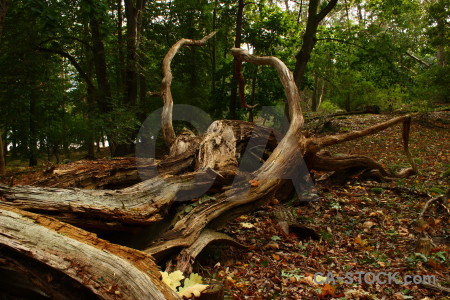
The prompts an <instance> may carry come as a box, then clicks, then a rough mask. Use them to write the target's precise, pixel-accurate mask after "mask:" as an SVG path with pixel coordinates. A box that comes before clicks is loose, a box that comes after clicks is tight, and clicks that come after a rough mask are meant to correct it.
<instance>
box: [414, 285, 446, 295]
mask: <svg viewBox="0 0 450 300" xmlns="http://www.w3.org/2000/svg"><path fill="white" fill-rule="evenodd" d="M420 285H422V286H423V287H425V288H428V289H433V290H438V291H440V292H445V293H449V294H450V289H449V288H446V287H443V286H441V285H437V284H431V283H426V282H422V283H421V284H420Z"/></svg>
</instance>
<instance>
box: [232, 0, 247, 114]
mask: <svg viewBox="0 0 450 300" xmlns="http://www.w3.org/2000/svg"><path fill="white" fill-rule="evenodd" d="M244 6H245V4H244V0H238V11H237V15H236V36H235V39H234V47H235V48H241V41H242V23H243V18H244ZM240 64H241V62H240V61H239V60H238V58H237V57H235V58H234V72H233V79H232V81H231V94H230V118H231V119H236V109H237V93H238V90H237V88H238V80H239V66H240Z"/></svg>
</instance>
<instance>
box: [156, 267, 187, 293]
mask: <svg viewBox="0 0 450 300" xmlns="http://www.w3.org/2000/svg"><path fill="white" fill-rule="evenodd" d="M160 273H161V275H162V281H163V282H164V283H165V284H167V285H168V286H170V288H171V289H172V290H174V291H176V290H177V287H178V286H180V285H181V282H180V281H181V280H183V279H184V276H183V273H182V272H181V271H175V272H172V273H170V274H169V273H167V272H160Z"/></svg>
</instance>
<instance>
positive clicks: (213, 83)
mask: <svg viewBox="0 0 450 300" xmlns="http://www.w3.org/2000/svg"><path fill="white" fill-rule="evenodd" d="M217 4H218V0H215V1H214V10H213V17H212V27H213V28H212V31H213V32H214V31H216V18H217ZM216 42H217V40H216V36H214V37H213V40H212V51H211V67H212V70H211V71H212V76H211V89H212V93H213V95H215V91H216Z"/></svg>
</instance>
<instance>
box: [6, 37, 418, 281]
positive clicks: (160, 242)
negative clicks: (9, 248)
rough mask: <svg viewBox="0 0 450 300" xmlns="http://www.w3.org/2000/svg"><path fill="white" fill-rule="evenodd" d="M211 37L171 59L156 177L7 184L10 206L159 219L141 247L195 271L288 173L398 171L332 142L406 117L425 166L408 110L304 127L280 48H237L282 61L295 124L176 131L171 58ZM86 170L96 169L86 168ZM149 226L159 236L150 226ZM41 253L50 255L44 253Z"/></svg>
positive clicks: (130, 220)
mask: <svg viewBox="0 0 450 300" xmlns="http://www.w3.org/2000/svg"><path fill="white" fill-rule="evenodd" d="M208 37H209V36H207V37H205V38H204V39H203V40H201V41H200V42H199V41H192V40H185V39H183V40H181V41H179V42H178V43H177V44H175V45H174V46H173V47H172V48H171V50H170V51H169V53H168V55H166V58H165V59H164V70H165V71H164V72H165V77H164V79H163V83H162V89H161V95H162V97H163V99H164V108H163V110H162V128H163V133H164V134H163V137H164V139H165V141H166V143H167V145H168V146H169V148H170V153H169V155H168V156H167V157H166V158H164V159H163V160H162V161H159V162H157V161H153V162H150V163H149V164H148V165H146V167H145V168H146V174H147V175H146V176H148V177H146V178H147V179H146V180H145V181H143V182H141V183H138V184H135V185H133V186H130V187H127V188H124V189H120V190H86V189H84V190H82V189H58V188H37V187H29V186H16V187H8V186H3V185H0V198H1V199H0V200H1V203H2V204H3V205H4V207H5V210H7V209H9V211H17V209H18V208H20V209H23V210H29V211H34V212H39V213H42V214H51V215H52V216H53V217H55V218H58V219H60V220H64V221H65V222H69V223H72V224H75V225H77V226H84V227H89V226H90V227H91V228H94V229H97V230H123V227H124V226H125V227H126V226H128V225H132V226H135V227H136V226H137V227H139V226H148V225H152V226H155V227H151V230H146V231H145V230H144V231H142V234H141V235H140V236H138V237H137V238H139V239H142V240H148V242H149V243H150V244H149V245H148V244H145V243H143V244H142V246H141V247H140V249H142V250H145V252H146V253H148V254H151V255H152V256H154V257H155V258H156V259H158V260H160V261H161V262H163V260H164V259H165V258H170V257H176V258H177V260H178V262H177V264H178V268H180V269H182V270H183V271H186V272H188V271H190V270H191V265H190V264H191V263H192V260H193V259H195V256H196V255H197V254H198V253H199V252H200V251H201V250H202V248H203V247H205V246H206V245H207V244H209V243H210V242H213V241H215V240H221V241H229V240H230V239H229V238H228V237H226V236H224V235H223V234H215V233H214V231H212V230H213V229H215V228H216V227H217V226H218V225H219V224H223V222H224V221H228V220H230V219H231V218H232V217H233V216H235V214H236V213H243V212H244V211H248V210H251V209H255V208H257V207H258V206H260V205H262V204H263V203H264V201H266V200H269V199H273V197H275V195H276V193H277V191H279V190H280V189H282V188H283V187H284V186H285V184H286V181H289V180H291V181H293V184H294V186H295V187H296V191H297V192H303V190H299V189H300V188H302V186H301V185H302V184H303V185H304V186H305V187H306V188H308V186H309V187H311V186H312V182H310V178H309V171H308V170H309V169H316V170H327V171H334V172H342V171H346V170H349V169H353V168H357V169H361V170H364V169H367V170H377V171H378V172H379V173H381V174H382V175H383V176H396V175H398V174H390V173H389V172H388V171H386V170H384V169H383V167H382V166H381V165H380V164H378V163H377V162H375V161H374V160H372V159H370V158H368V157H362V156H344V157H333V156H332V155H326V154H325V152H321V151H320V150H322V149H323V148H325V147H327V146H331V145H336V144H339V143H343V142H346V141H350V140H354V139H357V138H361V137H364V136H367V135H370V134H374V133H377V132H379V131H381V130H384V129H386V128H389V127H391V126H393V125H395V124H399V123H402V124H403V143H404V151H405V153H406V155H407V158H408V161H409V162H410V163H411V165H412V169H411V170H412V171H411V172H410V173H409V174H412V173H415V172H416V171H417V168H416V166H415V164H414V161H413V160H412V157H411V154H410V153H409V149H408V137H409V128H410V117H409V116H402V117H399V118H395V119H392V120H389V121H386V122H383V123H380V124H377V125H375V126H371V127H369V128H367V129H365V130H361V131H356V132H350V133H346V134H341V135H335V136H325V137H322V138H316V137H307V136H306V135H305V134H304V133H303V132H302V129H303V125H304V119H303V114H302V110H301V106H300V101H301V99H300V95H299V93H298V89H297V87H296V84H295V82H294V78H293V75H292V73H291V72H290V71H289V69H288V68H287V67H286V65H285V64H284V63H283V62H282V61H281V60H279V59H278V58H276V57H260V56H255V55H251V54H250V53H249V52H248V51H246V50H243V49H237V48H234V49H232V50H231V53H232V54H233V55H234V56H235V57H236V58H237V59H238V60H240V61H243V62H249V63H253V64H256V65H268V66H271V67H273V68H275V70H276V71H277V73H278V75H279V78H280V80H281V82H282V85H283V87H284V91H285V95H286V99H287V104H288V109H289V110H288V112H289V119H290V120H291V122H290V125H289V128H288V130H287V132H286V134H285V135H284V136H283V137H282V138H281V135H279V134H277V133H276V132H273V130H271V129H269V128H263V127H259V126H255V125H253V124H251V123H248V122H244V121H226V120H225V121H223V120H222V121H215V122H213V123H212V124H211V125H210V126H209V128H208V129H207V131H206V133H205V134H204V135H202V136H195V135H194V134H193V133H189V134H185V135H183V136H178V137H176V135H175V132H174V130H173V126H172V108H173V99H172V96H171V94H170V83H171V80H172V74H171V73H170V62H171V60H172V58H173V57H174V55H175V54H176V52H177V51H178V49H179V48H180V47H181V46H182V45H188V44H189V45H199V44H202V43H204V42H205V41H206V40H207V38H208ZM255 149H259V150H258V151H259V152H258V153H257V154H255V153H254V152H252V151H255ZM244 164H245V166H246V167H245V168H244V167H243V165H244ZM83 174H84V175H83V176H87V173H86V172H85V173H83ZM62 175H63V174H62ZM300 182H302V183H300ZM98 186H100V185H98ZM206 193H207V194H208V195H209V196H208V197H207V199H206V200H205V201H201V203H199V204H198V205H197V206H196V207H195V208H193V209H192V210H191V211H190V212H188V213H184V211H185V210H184V209H183V207H184V206H183V205H184V203H192V201H197V200H199V199H200V198H201V197H202V196H203V195H205V194H206ZM6 207H8V208H6ZM8 220H9V219H8ZM8 222H12V221H8ZM5 230H6V229H5ZM125 230H126V229H125ZM45 234H46V235H47V234H50V233H45ZM145 234H147V235H150V236H143V235H145ZM86 243H87V242H86ZM49 250H50V249H49ZM42 251H43V252H45V249H43V250H42ZM42 259H44V260H45V259H46V258H45V256H42ZM86 263H87V262H86V261H83V262H82V264H86Z"/></svg>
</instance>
